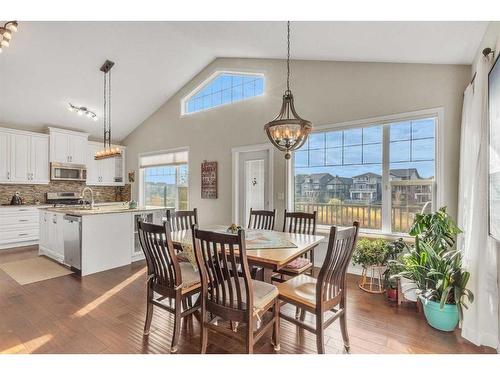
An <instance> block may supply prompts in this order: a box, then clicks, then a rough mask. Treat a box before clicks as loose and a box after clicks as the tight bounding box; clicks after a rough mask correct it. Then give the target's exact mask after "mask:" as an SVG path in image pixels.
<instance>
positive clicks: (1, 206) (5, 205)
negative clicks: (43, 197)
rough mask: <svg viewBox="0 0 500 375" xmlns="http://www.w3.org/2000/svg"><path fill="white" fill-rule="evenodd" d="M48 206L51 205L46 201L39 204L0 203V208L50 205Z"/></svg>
mask: <svg viewBox="0 0 500 375" xmlns="http://www.w3.org/2000/svg"><path fill="white" fill-rule="evenodd" d="M50 206H52V205H51V204H48V203H40V204H0V209H2V208H22V207H29V208H31V207H38V208H45V207H50Z"/></svg>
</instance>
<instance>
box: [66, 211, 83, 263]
mask: <svg viewBox="0 0 500 375" xmlns="http://www.w3.org/2000/svg"><path fill="white" fill-rule="evenodd" d="M63 233H64V263H66V264H67V265H68V266H70V267H71V269H73V270H76V271H81V269H82V218H81V216H73V215H64V231H63Z"/></svg>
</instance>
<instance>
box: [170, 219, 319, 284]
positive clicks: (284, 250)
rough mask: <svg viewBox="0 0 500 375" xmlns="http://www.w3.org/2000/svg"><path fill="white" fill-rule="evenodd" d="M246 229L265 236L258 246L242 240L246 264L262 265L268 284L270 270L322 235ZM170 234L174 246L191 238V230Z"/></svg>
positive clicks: (311, 245)
mask: <svg viewBox="0 0 500 375" xmlns="http://www.w3.org/2000/svg"><path fill="white" fill-rule="evenodd" d="M225 228H227V226H223V225H206V226H200V227H199V229H201V230H208V231H218V232H221V231H225ZM248 232H249V233H252V235H253V236H254V237H255V236H256V235H257V236H258V235H259V234H260V235H261V236H262V237H263V238H268V239H269V241H267V242H268V243H266V244H264V243H263V244H262V245H259V242H258V241H254V242H256V243H250V242H252V241H251V240H250V241H248V240H247V241H246V243H247V249H246V254H247V260H248V264H249V265H250V266H257V267H262V269H263V281H265V282H267V283H272V276H273V274H274V273H276V272H277V271H279V270H281V269H283V268H284V267H286V265H287V264H289V263H290V262H291V261H293V260H294V259H296V258H298V257H300V256H301V255H303V254H305V253H306V252H308V251H310V250H311V249H313V248H315V247H316V246H318V245H319V244H320V243H321V241H322V240H323V239H324V238H325V237H324V236H320V235H311V234H299V233H287V232H280V231H275V230H259V229H251V230H248ZM171 235H172V242H173V244H174V246H175V247H177V248H181V247H182V246H183V243H184V244H185V243H186V239H187V238H188V241H189V240H191V238H190V236H191V229H186V230H179V231H174V232H172V233H171ZM191 241H192V240H191ZM273 241H274V242H275V243H276V244H277V245H276V247H273ZM264 242H265V241H264ZM260 246H262V247H260Z"/></svg>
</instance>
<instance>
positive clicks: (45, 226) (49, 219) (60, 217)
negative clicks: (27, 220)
mask: <svg viewBox="0 0 500 375" xmlns="http://www.w3.org/2000/svg"><path fill="white" fill-rule="evenodd" d="M39 252H40V254H43V255H46V256H48V257H50V258H52V259H54V260H57V261H58V262H63V261H64V214H61V213H55V212H48V211H41V214H40V243H39Z"/></svg>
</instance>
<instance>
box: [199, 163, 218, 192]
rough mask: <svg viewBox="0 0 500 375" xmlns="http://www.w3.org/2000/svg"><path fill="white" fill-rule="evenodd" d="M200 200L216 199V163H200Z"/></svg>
mask: <svg viewBox="0 0 500 375" xmlns="http://www.w3.org/2000/svg"><path fill="white" fill-rule="evenodd" d="M201 198H202V199H217V162H216V161H206V160H205V161H204V162H203V163H201Z"/></svg>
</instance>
